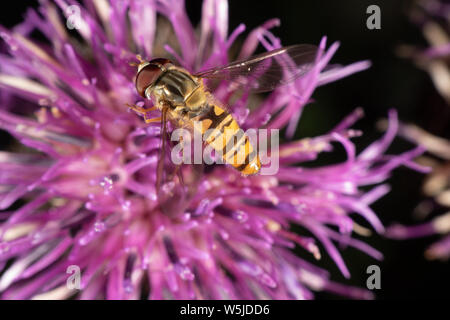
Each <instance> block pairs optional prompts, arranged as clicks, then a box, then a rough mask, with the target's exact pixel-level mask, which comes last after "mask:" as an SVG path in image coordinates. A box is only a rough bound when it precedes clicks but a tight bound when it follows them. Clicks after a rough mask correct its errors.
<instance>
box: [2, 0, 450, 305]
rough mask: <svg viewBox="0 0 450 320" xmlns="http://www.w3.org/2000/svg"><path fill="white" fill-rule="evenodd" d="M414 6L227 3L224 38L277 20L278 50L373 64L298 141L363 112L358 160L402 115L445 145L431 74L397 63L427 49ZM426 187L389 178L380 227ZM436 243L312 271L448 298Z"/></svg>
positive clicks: (9, 8)
mask: <svg viewBox="0 0 450 320" xmlns="http://www.w3.org/2000/svg"><path fill="white" fill-rule="evenodd" d="M411 3H412V1H406V0H405V1H402V0H385V1H366V0H345V1H333V0H328V1H325V0H320V1H317V0H316V1H310V0H309V1H308V0H303V1H286V0H278V1H273V0H267V1H266V0H264V1H242V0H241V1H236V0H231V1H230V4H229V9H230V15H229V16H230V18H229V19H230V27H229V30H230V32H231V31H232V30H234V28H235V27H237V26H238V25H239V24H240V23H245V25H246V26H247V30H246V32H248V31H249V30H251V29H253V28H254V27H256V26H258V25H260V24H261V23H263V22H264V21H266V20H267V19H270V18H274V17H276V18H280V19H281V26H280V27H278V28H276V29H273V32H274V33H275V34H276V35H277V36H279V37H280V38H281V40H282V43H283V45H290V44H296V43H313V44H318V42H319V41H320V39H321V37H322V36H324V35H326V36H328V45H330V44H331V43H332V42H334V41H340V42H341V47H340V48H339V50H338V52H337V54H336V55H335V56H334V58H333V60H332V62H333V63H342V64H348V63H352V62H355V61H359V60H365V59H369V60H371V61H372V63H373V66H372V67H371V68H370V69H369V70H367V71H364V72H361V73H358V74H356V75H352V76H350V77H348V78H345V79H343V80H340V81H338V82H336V83H332V84H329V85H326V86H324V87H321V88H319V89H318V90H316V92H315V93H314V95H313V97H314V98H315V100H316V102H314V103H312V104H310V105H309V106H308V107H307V108H306V109H305V111H304V114H303V116H302V118H301V120H300V123H299V127H298V131H297V133H296V137H305V136H316V135H319V134H323V133H325V132H327V131H328V130H329V129H330V128H332V127H333V126H334V125H335V124H337V123H338V121H339V120H341V119H342V118H343V117H345V116H346V115H347V114H348V113H350V112H351V111H352V110H354V109H355V108H356V107H358V106H361V107H363V108H364V111H365V114H366V116H365V117H364V119H363V120H361V121H360V122H358V124H357V125H356V127H357V128H359V129H362V130H363V131H364V133H365V134H364V136H363V137H361V138H358V139H356V140H355V142H356V144H357V146H358V148H357V149H358V150H362V148H363V147H364V146H367V145H368V143H370V141H373V139H375V138H377V137H379V136H380V132H378V131H377V129H376V128H375V123H376V121H377V120H379V119H380V118H384V117H386V115H387V110H388V109H390V108H396V109H397V110H398V112H399V117H400V119H401V120H402V121H405V122H414V123H416V124H418V125H419V126H421V127H422V128H424V129H426V130H428V131H430V132H431V133H434V134H436V135H440V136H444V137H447V138H449V137H450V130H449V129H450V121H449V120H450V106H448V105H446V103H445V101H444V100H443V99H442V98H441V97H440V96H439V95H438V93H437V92H436V90H435V89H434V87H433V84H432V83H431V80H430V78H429V76H428V74H427V73H425V72H424V71H422V70H419V69H417V68H416V67H415V66H414V64H413V63H411V62H410V61H408V60H405V59H402V58H399V57H398V56H397V55H396V54H395V49H396V47H397V46H398V45H400V44H411V45H416V46H419V47H425V46H426V41H425V40H424V38H423V36H422V33H421V31H420V28H419V27H418V26H417V25H414V24H413V23H412V22H411V21H410V20H409V19H408V16H407V12H408V10H409V8H410V7H411ZM371 4H376V5H378V6H379V7H380V8H381V30H368V29H367V28H366V19H367V17H368V15H367V14H366V8H367V7H368V6H369V5H371ZM30 5H32V6H34V7H36V4H35V2H34V1H8V2H6V1H2V4H1V9H0V24H1V25H3V26H6V27H12V26H13V25H14V24H16V23H18V22H20V21H21V20H22V16H23V13H24V12H25V9H26V7H27V6H30ZM186 7H187V10H188V14H189V16H190V17H191V19H192V20H193V21H194V22H198V20H199V18H200V12H201V2H200V1H191V0H187V1H186ZM0 138H1V139H2V143H1V144H2V145H5V144H7V142H6V139H7V138H8V135H5V134H2V135H0ZM410 147H412V145H411V144H409V143H407V142H405V141H403V140H402V139H400V138H398V139H397V140H396V142H395V143H394V145H393V146H392V147H391V148H390V149H389V152H390V153H399V152H402V151H405V150H407V149H408V148H410ZM2 148H3V147H2ZM343 155H344V154H343V152H340V151H338V152H337V153H335V154H333V155H332V156H324V157H321V158H320V159H319V162H318V163H320V164H326V163H333V162H337V161H340V160H343V159H344V158H343ZM422 181H423V176H422V175H421V174H419V173H416V172H412V171H410V170H407V169H404V168H400V169H398V170H396V171H395V172H394V174H393V176H392V178H391V179H390V180H389V184H390V185H391V186H392V189H393V190H392V191H391V192H390V193H389V194H388V195H387V196H385V197H384V198H382V199H381V200H379V201H378V202H377V203H375V204H374V205H373V208H374V210H375V211H376V212H377V214H378V216H379V217H380V219H381V220H382V221H383V223H384V224H385V225H389V224H390V223H392V222H395V221H401V222H402V223H405V224H413V223H417V221H415V220H414V218H413V216H412V211H413V209H414V207H415V206H416V204H417V203H418V201H419V200H420V199H421V198H423V196H422V194H421V192H420V186H421V183H422ZM358 221H361V220H358ZM361 223H362V224H364V225H365V226H367V224H366V223H364V222H361ZM437 239H438V237H429V238H426V239H415V240H408V241H394V240H387V239H384V238H382V237H380V236H376V235H375V236H372V237H370V238H369V239H367V240H366V241H367V242H368V243H369V244H371V245H372V246H374V247H375V248H377V249H378V250H380V251H381V252H383V254H384V256H385V259H384V260H383V261H381V262H378V261H376V260H374V259H372V258H370V257H368V256H366V255H365V254H363V253H361V252H359V251H357V250H354V249H351V248H350V249H345V250H343V251H342V253H343V257H344V259H345V261H346V263H347V265H348V267H349V269H350V273H351V275H352V278H351V279H349V280H346V279H344V277H343V276H342V275H341V274H340V273H339V271H338V270H337V268H336V266H335V265H334V263H333V262H332V261H331V260H330V259H329V258H328V257H327V256H326V254H323V256H324V257H323V258H322V260H321V261H319V262H317V264H319V265H320V266H322V267H324V268H326V269H328V270H330V272H331V274H332V279H333V280H334V281H338V282H342V283H346V284H350V285H354V286H359V287H364V286H365V283H366V278H367V274H366V268H367V266H369V265H371V264H377V265H379V266H380V268H381V274H382V278H381V287H382V289H381V290H377V291H376V292H375V293H376V296H377V298H379V299H408V298H428V299H430V298H431V299H434V298H448V297H449V295H448V285H449V284H450V279H449V272H448V267H449V266H448V262H437V261H427V260H425V259H424V256H423V251H424V250H425V248H426V247H427V245H429V244H430V243H431V242H432V241H433V240H437ZM446 289H447V290H446ZM445 292H446V293H445ZM317 297H318V298H326V299H335V298H339V297H336V296H334V295H330V294H327V293H318V294H317Z"/></svg>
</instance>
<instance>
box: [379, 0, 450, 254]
mask: <svg viewBox="0 0 450 320" xmlns="http://www.w3.org/2000/svg"><path fill="white" fill-rule="evenodd" d="M449 17H450V5H449V4H447V3H445V2H443V1H437V0H433V1H426V2H425V1H418V2H417V3H416V6H415V7H414V11H413V13H412V15H411V19H412V20H413V21H414V22H416V23H417V24H418V25H420V26H421V28H422V31H423V34H424V37H425V38H426V39H427V40H428V42H429V44H430V46H429V47H428V48H425V49H417V48H410V47H407V46H404V47H402V48H401V50H400V53H403V54H404V55H406V56H407V57H409V58H411V59H413V61H414V62H415V64H416V65H417V66H418V67H420V68H423V69H425V70H426V71H427V72H428V73H429V74H430V77H431V80H432V81H433V84H434V86H435V88H436V90H437V92H438V93H439V94H440V95H441V96H442V98H443V99H444V100H445V102H446V105H445V106H446V107H449V106H450V65H449V63H448V59H449V58H450V32H449V31H448V30H449V28H450V18H449ZM400 134H401V135H402V136H403V137H405V138H406V139H408V140H410V141H412V142H413V143H417V144H419V145H422V146H424V147H425V148H426V149H427V151H428V154H427V155H426V156H424V157H421V158H420V159H419V160H420V162H421V163H423V164H426V165H427V166H429V167H431V168H432V169H433V170H432V172H431V173H430V174H429V175H428V176H427V177H426V179H425V182H424V185H423V188H422V190H423V193H424V195H425V196H426V197H427V199H426V200H425V201H422V202H420V203H419V205H418V206H417V208H416V212H415V213H416V215H417V216H419V217H420V218H422V219H423V218H425V217H426V216H428V215H430V214H431V213H438V212H443V213H442V214H441V215H437V216H435V217H434V218H433V219H431V220H430V221H428V222H424V223H422V224H419V225H415V226H403V225H400V224H395V225H392V226H390V227H389V228H388V230H387V233H386V235H387V236H389V237H391V238H395V239H410V238H417V237H424V236H430V235H443V237H442V239H440V240H439V241H437V242H435V243H434V244H432V245H431V246H430V247H429V248H428V249H427V250H426V252H425V256H426V257H427V258H428V259H440V260H448V259H449V258H450V211H448V209H449V208H450V141H449V140H446V139H445V138H441V137H437V136H435V135H432V134H430V133H429V132H426V131H425V130H423V129H421V128H419V127H417V126H415V125H412V124H404V125H401V127H400Z"/></svg>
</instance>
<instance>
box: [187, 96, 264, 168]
mask: <svg viewBox="0 0 450 320" xmlns="http://www.w3.org/2000/svg"><path fill="white" fill-rule="evenodd" d="M192 120H194V121H201V131H202V132H201V133H202V135H203V139H204V141H205V142H206V143H207V144H208V145H210V146H211V147H212V148H213V149H214V150H215V151H216V152H219V153H220V154H221V155H222V158H223V160H224V162H225V163H227V164H230V165H232V166H233V167H234V168H235V169H237V170H238V171H240V172H241V173H242V174H244V175H252V174H256V173H258V172H259V170H260V168H261V163H260V161H259V157H258V154H257V152H256V149H255V148H254V147H253V145H252V144H251V142H250V139H249V138H248V136H247V135H246V134H245V133H244V131H243V130H242V129H241V128H240V127H239V125H238V123H237V122H236V120H234V119H233V117H232V116H231V114H230V113H229V112H227V111H226V110H224V109H222V108H221V107H219V106H217V105H212V104H207V105H206V106H205V107H204V112H203V113H202V114H201V115H199V116H197V117H196V118H195V119H192Z"/></svg>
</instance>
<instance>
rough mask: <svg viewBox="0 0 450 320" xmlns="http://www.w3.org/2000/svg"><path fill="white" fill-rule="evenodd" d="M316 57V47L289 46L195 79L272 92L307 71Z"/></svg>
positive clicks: (220, 68) (216, 69) (212, 70)
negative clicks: (212, 80)
mask: <svg viewBox="0 0 450 320" xmlns="http://www.w3.org/2000/svg"><path fill="white" fill-rule="evenodd" d="M316 55H317V47H316V46H314V45H310V44H299V45H293V46H289V47H283V48H280V49H275V50H272V51H269V52H265V53H263V54H259V55H256V56H252V57H250V58H249V59H247V60H241V61H236V62H232V63H230V64H228V65H226V66H222V67H218V68H213V69H209V70H205V71H202V72H199V73H197V74H195V76H196V77H200V78H207V79H217V80H226V81H230V82H233V83H236V84H238V85H242V86H245V87H247V88H248V89H250V90H251V91H253V92H265V91H272V90H274V89H275V88H276V87H278V86H282V85H285V84H288V83H290V82H292V81H294V80H296V79H298V78H299V77H301V76H302V75H304V74H305V73H307V72H308V71H309V70H311V68H312V67H313V66H314V61H315V59H316Z"/></svg>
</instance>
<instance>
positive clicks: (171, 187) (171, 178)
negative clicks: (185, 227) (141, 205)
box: [156, 108, 203, 217]
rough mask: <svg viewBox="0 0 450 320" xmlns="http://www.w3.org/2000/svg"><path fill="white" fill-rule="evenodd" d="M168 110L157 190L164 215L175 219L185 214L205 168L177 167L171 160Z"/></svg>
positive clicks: (163, 124)
mask: <svg viewBox="0 0 450 320" xmlns="http://www.w3.org/2000/svg"><path fill="white" fill-rule="evenodd" d="M167 120H168V119H167V109H164V108H163V111H162V123H161V148H160V151H159V158H158V164H157V167H156V170H157V172H156V190H157V193H158V201H159V204H160V208H161V211H162V212H163V214H165V215H166V216H169V217H175V216H177V215H179V214H182V213H183V212H185V210H186V209H187V208H188V206H189V203H190V201H191V199H192V197H193V196H194V195H195V193H196V191H197V184H198V182H199V181H201V175H202V174H203V166H201V165H183V164H180V165H176V164H174V163H173V161H172V159H171V141H170V139H169V135H168V133H167Z"/></svg>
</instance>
